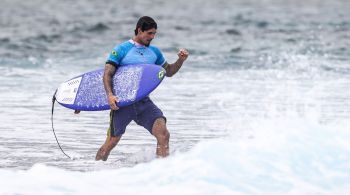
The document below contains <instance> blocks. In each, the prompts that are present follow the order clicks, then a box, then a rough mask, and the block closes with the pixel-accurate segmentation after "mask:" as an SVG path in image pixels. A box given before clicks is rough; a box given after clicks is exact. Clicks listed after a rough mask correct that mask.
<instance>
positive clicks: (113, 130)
mask: <svg viewBox="0 0 350 195" xmlns="http://www.w3.org/2000/svg"><path fill="white" fill-rule="evenodd" d="M156 32H157V23H156V22H155V21H154V20H153V19H152V18H151V17H148V16H143V17H141V18H140V19H139V20H138V22H137V24H136V29H135V36H134V37H133V38H132V39H130V40H128V41H126V42H124V43H122V44H120V45H117V46H115V47H114V49H113V50H112V52H111V53H110V54H109V57H108V60H107V62H106V65H105V71H104V75H103V83H104V87H105V90H106V94H107V99H108V103H109V105H110V107H111V112H110V127H109V129H108V132H107V138H106V141H105V143H104V144H103V145H102V146H101V148H100V149H99V150H98V152H97V154H96V158H95V159H96V160H103V161H106V160H107V158H108V155H109V153H110V152H111V150H112V149H113V148H114V147H115V146H116V145H117V144H118V142H119V140H120V138H121V137H122V135H123V134H124V132H125V129H126V127H127V126H128V124H129V123H130V122H131V121H132V120H134V121H135V122H136V123H137V124H138V125H140V126H143V127H144V128H145V129H147V130H148V131H149V132H150V133H151V134H152V135H154V136H155V137H156V139H157V149H156V154H157V156H160V157H165V156H167V155H168V154H169V137H170V134H169V131H168V129H167V127H166V118H165V117H164V115H163V113H162V111H161V110H160V109H159V108H158V107H157V106H156V105H155V104H154V103H153V102H152V100H151V99H150V98H149V97H146V98H144V99H142V100H140V101H138V102H136V103H134V104H132V105H129V106H126V107H122V108H119V107H118V106H117V102H118V97H116V96H115V94H113V90H112V77H113V75H114V74H115V72H116V70H117V69H118V67H119V66H124V65H129V64H156V65H159V66H163V67H164V68H165V70H166V76H167V77H171V76H173V75H174V74H175V73H176V72H177V71H178V70H179V69H180V68H181V66H182V64H183V62H184V61H185V60H186V59H187V57H188V55H189V53H188V51H187V50H185V49H180V50H179V52H178V59H177V60H176V62H175V63H173V64H168V63H167V62H166V61H165V59H164V57H163V54H162V53H161V51H160V50H159V49H158V48H157V47H155V46H152V45H150V43H151V41H152V40H153V39H154V37H155V35H156Z"/></svg>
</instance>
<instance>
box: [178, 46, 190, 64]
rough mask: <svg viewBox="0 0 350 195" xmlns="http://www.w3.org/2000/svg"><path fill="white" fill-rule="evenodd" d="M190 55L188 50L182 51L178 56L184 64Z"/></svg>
mask: <svg viewBox="0 0 350 195" xmlns="http://www.w3.org/2000/svg"><path fill="white" fill-rule="evenodd" d="M188 55H189V53H188V51H187V50H186V49H180V50H179V53H178V54H177V56H179V60H181V61H182V62H184V61H185V60H186V59H187V57H188Z"/></svg>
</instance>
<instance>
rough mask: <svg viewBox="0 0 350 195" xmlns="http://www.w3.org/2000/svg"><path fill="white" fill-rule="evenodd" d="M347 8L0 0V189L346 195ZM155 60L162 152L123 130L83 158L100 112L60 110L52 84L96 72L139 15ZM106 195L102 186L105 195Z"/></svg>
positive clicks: (199, 0)
mask: <svg viewBox="0 0 350 195" xmlns="http://www.w3.org/2000/svg"><path fill="white" fill-rule="evenodd" d="M349 10H350V1H348V0H332V1H324V0H307V1H302V0H284V1H283V0H280V1H278V0H260V1H258V0H232V1H229V0H215V1H210V0H177V1H161V0H149V1H141V0H129V1H121V0H120V1H114V0H109V1H104V0H98V1H97V0H76V1H70V0H61V1H58V0H31V1H22V0H1V1H0V72H1V75H0V120H1V123H0V154H1V160H0V194H96V193H112V192H113V193H119V194H180V193H182V194H201V195H202V194H210V195H212V194H348V193H350V183H349V181H350V131H349V130H350V121H349V118H350V12H349ZM143 15H149V16H151V17H153V18H154V19H155V20H156V21H157V22H158V32H157V36H156V39H154V40H153V42H152V44H153V45H156V46H158V47H159V48H160V49H161V50H162V51H163V54H164V56H165V57H166V59H167V61H168V62H170V63H172V62H174V61H175V60H176V59H177V55H176V54H177V51H178V49H179V48H187V49H188V50H189V52H190V54H191V55H190V57H189V58H188V60H187V61H186V63H185V64H184V66H183V68H182V69H181V70H180V71H179V72H178V74H177V75H175V76H174V77H172V78H166V79H165V80H164V82H163V83H162V84H161V85H160V86H159V87H158V88H157V89H156V90H155V91H154V92H153V93H152V94H151V98H152V99H153V101H154V102H155V103H156V104H157V105H158V106H159V107H160V108H161V109H162V110H163V112H164V114H165V116H166V117H167V119H168V128H169V130H170V133H171V141H170V150H171V156H170V157H169V158H165V159H156V158H155V155H154V153H155V147H156V140H155V138H154V137H153V136H151V135H150V134H149V133H148V132H147V131H146V130H144V129H143V128H142V127H139V126H137V125H136V124H135V123H132V124H131V125H130V126H129V128H128V129H127V131H126V133H125V135H124V136H123V138H122V140H121V141H120V143H119V144H118V146H117V147H116V148H115V149H114V150H113V151H112V153H111V155H110V157H109V159H108V161H106V162H96V161H94V157H95V154H96V152H97V150H98V148H99V147H100V146H101V144H103V142H104V140H105V136H106V130H107V127H108V120H109V112H108V111H100V112H82V113H80V114H79V115H74V114H73V111H72V110H69V109H66V108H64V107H62V106H60V105H58V104H56V107H55V113H54V125H55V130H56V134H57V136H58V139H59V141H60V143H61V145H62V147H63V149H64V150H65V152H66V153H67V154H69V155H70V156H72V157H73V158H74V160H70V159H68V158H66V157H65V156H64V155H63V154H62V153H61V151H60V150H59V148H58V146H57V144H56V141H55V138H54V136H53V133H52V130H51V121H50V117H51V98H52V95H53V93H54V91H55V89H56V88H57V87H58V86H59V84H60V83H61V82H63V81H66V80H68V79H70V78H72V77H74V76H77V75H79V74H82V73H84V72H88V71H91V70H95V69H98V68H102V67H104V62H105V61H106V58H107V55H108V53H109V52H110V51H111V49H112V48H113V47H114V46H115V45H116V44H118V43H121V42H123V41H126V40H128V39H130V38H131V37H132V36H133V30H134V28H135V25H136V22H137V19H138V18H139V17H140V16H143ZM112 190H113V191H112Z"/></svg>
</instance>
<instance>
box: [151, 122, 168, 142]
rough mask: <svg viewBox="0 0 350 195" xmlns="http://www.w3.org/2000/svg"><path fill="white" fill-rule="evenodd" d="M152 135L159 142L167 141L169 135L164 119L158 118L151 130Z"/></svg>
mask: <svg viewBox="0 0 350 195" xmlns="http://www.w3.org/2000/svg"><path fill="white" fill-rule="evenodd" d="M152 134H153V135H154V136H155V137H156V138H157V139H161V140H169V137H170V133H169V131H168V129H167V127H166V123H165V119H164V118H158V119H157V120H156V121H155V122H154V124H153V128H152Z"/></svg>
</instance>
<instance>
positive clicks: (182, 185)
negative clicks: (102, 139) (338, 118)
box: [0, 119, 350, 195]
mask: <svg viewBox="0 0 350 195" xmlns="http://www.w3.org/2000/svg"><path fill="white" fill-rule="evenodd" d="M349 125H350V124H349V123H341V124H332V125H330V124H329V125H321V124H318V123H317V122H313V121H308V120H305V119H286V120H283V119H281V120H278V121H276V120H262V121H252V124H251V127H252V129H251V130H252V132H254V135H253V136H251V135H249V136H247V135H241V136H233V135H231V136H229V137H226V138H220V139H216V140H212V141H203V142H201V143H199V144H198V145H197V146H195V147H194V148H193V149H191V150H190V151H189V152H186V153H176V154H174V155H173V156H171V157H168V158H165V159H157V160H154V161H152V162H149V163H143V164H138V165H136V166H135V167H132V168H121V169H118V170H115V169H104V170H99V171H92V172H74V171H67V170H63V169H60V168H55V167H51V166H47V165H44V164H35V165H34V166H33V167H32V168H30V169H29V170H27V171H15V170H0V181H1V186H2V187H1V189H0V193H1V194H95V193H110V192H118V193H120V194H163V193H166V194H179V193H181V194H201V195H202V194H208V195H211V194H276V193H277V194H346V193H347V192H349V190H350V184H349V182H348V181H349V180H350V164H349V162H350V144H349V140H350V133H349V132H348V131H347V129H348V128H349V127H350V126H349Z"/></svg>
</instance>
